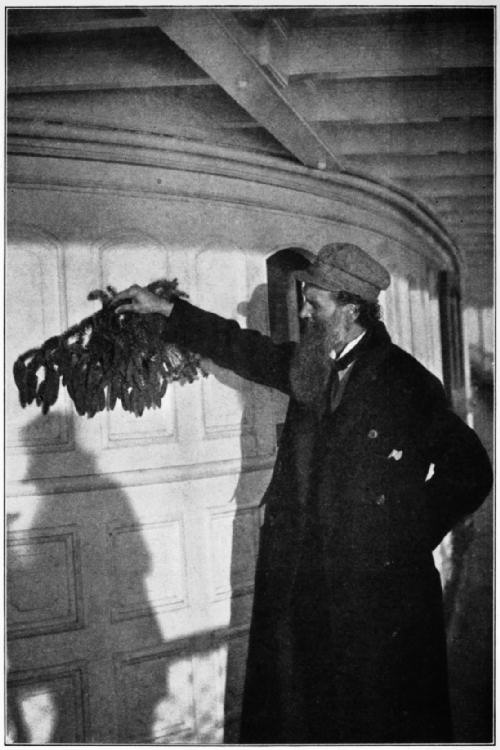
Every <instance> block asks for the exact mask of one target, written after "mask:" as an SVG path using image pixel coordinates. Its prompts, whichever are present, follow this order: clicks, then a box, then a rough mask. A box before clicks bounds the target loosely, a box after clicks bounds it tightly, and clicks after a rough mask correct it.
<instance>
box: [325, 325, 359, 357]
mask: <svg viewBox="0 0 500 750" xmlns="http://www.w3.org/2000/svg"><path fill="white" fill-rule="evenodd" d="M365 333H366V331H363V333H360V335H359V336H358V337H357V338H356V339H353V340H352V341H349V343H348V344H346V345H345V346H344V348H343V349H342V351H341V352H340V354H339V355H337V352H336V351H335V349H332V351H331V352H330V358H331V359H337V356H338V357H339V359H340V357H343V356H344V355H345V354H347V352H350V351H351V349H354V347H355V346H356V344H358V343H359V342H360V341H361V339H362V338H363V336H364V335H365Z"/></svg>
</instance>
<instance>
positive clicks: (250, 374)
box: [113, 285, 294, 393]
mask: <svg viewBox="0 0 500 750" xmlns="http://www.w3.org/2000/svg"><path fill="white" fill-rule="evenodd" d="M113 302H114V304H115V305H116V312H117V313H121V312H135V313H140V314H146V313H159V314H161V315H164V316H165V317H166V318H168V333H167V335H168V339H169V340H171V341H172V342H173V343H176V344H179V345H180V346H183V347H185V348H186V349H190V350H191V351H193V352H196V353H197V354H201V355H202V356H203V357H207V358H209V359H212V360H213V361H214V362H215V363H216V364H217V365H219V366H220V367H225V368H227V369H229V370H232V371H233V372H235V373H236V374H237V375H240V376H241V377H244V378H247V379H248V380H252V381H254V382H256V383H260V384H261V385H266V386H269V387H271V388H277V389H278V390H280V391H283V392H284V393H289V369H290V359H291V356H292V353H293V349H294V344H293V343H287V344H280V345H277V344H274V343H273V342H272V340H271V339H270V338H269V337H268V336H264V335H262V334H261V333H259V332H258V331H252V330H246V329H242V328H240V326H239V325H238V323H237V322H236V321H234V320H227V319H226V318H222V317H220V316H219V315H215V314H214V313H209V312H206V311H205V310H201V309H200V308H198V307H195V306H194V305H191V304H190V303H189V302H186V301H185V300H183V299H176V300H175V301H172V302H169V301H167V300H165V299H162V298H160V297H158V296H157V295H155V294H153V293H152V292H150V291H148V290H147V289H144V288H143V287H140V286H137V285H134V286H131V287H129V289H125V290H124V291H122V292H120V293H119V294H118V295H117V296H116V297H115V298H114V300H113Z"/></svg>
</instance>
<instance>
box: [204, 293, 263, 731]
mask: <svg viewBox="0 0 500 750" xmlns="http://www.w3.org/2000/svg"><path fill="white" fill-rule="evenodd" d="M238 312H239V313H240V314H243V315H245V316H246V327H247V328H249V329H253V330H258V331H261V332H262V333H266V332H267V330H268V301H267V285H266V284H259V285H258V286H257V287H256V288H255V289H254V291H253V292H252V295H251V298H250V300H248V301H247V302H244V303H240V305H239V306H238ZM213 374H215V376H216V377H218V379H219V380H221V382H223V383H225V384H226V385H228V386H229V387H236V388H238V390H239V392H240V395H241V399H242V419H241V436H240V441H241V467H242V468H241V473H240V476H239V479H238V484H237V486H236V489H235V492H234V502H235V516H234V519H233V532H232V553H231V568H230V587H231V614H230V622H229V629H228V636H227V662H226V687H225V695H224V742H225V743H230V744H234V743H237V742H238V741H239V723H240V711H241V699H242V692H243V683H244V679H245V671H246V657H247V647H248V630H249V623H250V617H251V610H252V602H253V583H254V574H255V561H256V557H257V551H258V545H259V527H260V516H261V509H260V508H259V502H260V499H261V497H262V495H263V494H264V491H265V488H266V486H267V483H268V479H269V478H268V476H267V475H266V474H264V472H263V471H260V470H259V466H260V463H261V459H262V458H264V459H266V458H267V459H268V462H269V464H271V463H272V461H273V458H274V450H275V447H276V446H275V435H274V432H275V427H274V420H273V410H274V400H273V395H272V392H271V390H270V389H268V388H264V387H262V386H259V385H255V384H252V383H249V382H248V381H244V380H241V379H237V380H235V379H234V376H232V374H227V373H226V371H223V370H219V369H217V370H215V371H214V373H213ZM252 468H257V471H254V470H252Z"/></svg>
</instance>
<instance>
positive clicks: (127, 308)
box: [115, 302, 135, 315]
mask: <svg viewBox="0 0 500 750" xmlns="http://www.w3.org/2000/svg"><path fill="white" fill-rule="evenodd" d="M134 310H135V305H134V304H133V303H132V302H129V303H128V304H125V305H118V307H115V313H116V314H117V315H119V314H120V313H122V312H134Z"/></svg>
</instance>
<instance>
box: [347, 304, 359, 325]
mask: <svg viewBox="0 0 500 750" xmlns="http://www.w3.org/2000/svg"><path fill="white" fill-rule="evenodd" d="M349 312H350V315H351V319H352V322H353V323H355V322H356V321H357V319H358V315H359V305H355V304H354V303H351V304H350V305H349Z"/></svg>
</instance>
